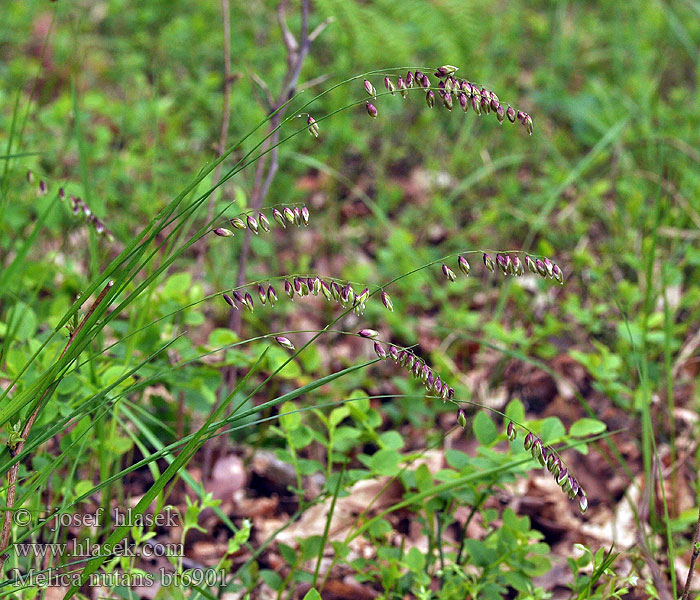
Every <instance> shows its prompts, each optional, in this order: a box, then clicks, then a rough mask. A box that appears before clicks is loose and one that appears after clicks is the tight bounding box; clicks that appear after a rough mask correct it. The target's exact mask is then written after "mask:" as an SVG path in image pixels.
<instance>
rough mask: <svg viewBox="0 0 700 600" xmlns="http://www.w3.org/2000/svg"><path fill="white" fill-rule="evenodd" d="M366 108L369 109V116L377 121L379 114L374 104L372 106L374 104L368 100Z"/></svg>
mask: <svg viewBox="0 0 700 600" xmlns="http://www.w3.org/2000/svg"><path fill="white" fill-rule="evenodd" d="M366 108H367V114H368V115H369V116H370V117H372V118H373V119H376V118H377V114H378V113H377V107H376V106H374V104H372V103H371V102H370V101H369V100H368V101H367V104H366Z"/></svg>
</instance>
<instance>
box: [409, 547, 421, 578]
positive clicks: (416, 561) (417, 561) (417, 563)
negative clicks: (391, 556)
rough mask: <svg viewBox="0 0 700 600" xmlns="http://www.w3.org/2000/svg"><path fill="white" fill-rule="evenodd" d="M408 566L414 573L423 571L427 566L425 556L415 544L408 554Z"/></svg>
mask: <svg viewBox="0 0 700 600" xmlns="http://www.w3.org/2000/svg"><path fill="white" fill-rule="evenodd" d="M406 566H407V567H408V568H409V569H411V571H413V572H414V573H422V572H423V569H424V568H425V556H424V554H423V553H422V552H421V551H420V550H418V548H416V547H415V546H414V547H413V548H411V549H410V550H409V551H408V553H407V554H406Z"/></svg>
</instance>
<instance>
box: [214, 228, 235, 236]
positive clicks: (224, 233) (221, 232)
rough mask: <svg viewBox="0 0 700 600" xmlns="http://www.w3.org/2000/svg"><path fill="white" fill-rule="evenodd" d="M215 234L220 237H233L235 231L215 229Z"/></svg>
mask: <svg viewBox="0 0 700 600" xmlns="http://www.w3.org/2000/svg"><path fill="white" fill-rule="evenodd" d="M214 233H215V234H216V235H218V236H219V237H233V231H231V230H230V229H226V228H224V227H217V228H216V229H214Z"/></svg>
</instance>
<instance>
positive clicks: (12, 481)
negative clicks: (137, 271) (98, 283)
mask: <svg viewBox="0 0 700 600" xmlns="http://www.w3.org/2000/svg"><path fill="white" fill-rule="evenodd" d="M113 285H114V281H110V282H109V283H107V285H106V286H105V287H104V289H103V290H102V291H101V292H100V295H99V296H98V297H97V299H96V300H95V301H94V302H93V303H92V306H90V308H89V310H88V311H87V313H85V316H84V317H83V318H82V320H81V321H80V324H79V325H78V327H76V328H75V330H74V331H73V332H72V333H71V334H70V338H68V342H67V343H66V345H65V347H64V348H63V351H62V352H61V355H60V356H59V357H58V360H61V359H62V358H63V357H64V356H65V354H66V352H67V351H68V348H70V346H71V344H72V343H73V340H75V338H76V336H77V335H78V333H80V331H81V330H82V329H83V327H84V326H85V323H86V322H87V320H88V319H89V318H90V317H91V316H92V313H94V312H95V309H96V308H97V307H98V306H99V305H100V304H101V303H102V301H103V300H104V298H105V296H106V295H107V292H109V290H110V289H112V286H113ZM49 390H51V386H49V387H48V388H47V389H46V391H44V393H43V394H42V396H41V398H40V399H39V402H38V404H37V406H36V408H35V409H34V412H33V413H32V414H31V416H30V417H29V419H28V420H27V422H26V423H25V424H24V428H23V429H22V436H21V439H20V441H19V443H18V444H17V445H16V446H15V447H14V448H10V455H11V456H12V457H15V456H17V455H18V454H21V453H22V450H24V445H25V444H26V441H27V438H28V437H29V433H30V432H31V429H32V426H33V425H34V422H35V421H36V419H37V417H38V416H39V412H40V411H41V407H42V406H43V403H44V399H45V398H46V395H47V394H48V393H49ZM18 471H19V461H17V462H16V463H15V464H14V465H12V467H10V470H9V471H8V472H7V502H6V507H7V508H6V510H5V517H4V520H3V524H2V538H1V539H0V548H2V550H1V551H2V555H0V570H2V567H3V565H4V564H5V561H6V560H7V559H8V554H7V552H6V551H7V547H8V545H9V542H10V533H11V531H12V515H13V510H12V508H13V506H14V504H15V493H16V491H17V473H18Z"/></svg>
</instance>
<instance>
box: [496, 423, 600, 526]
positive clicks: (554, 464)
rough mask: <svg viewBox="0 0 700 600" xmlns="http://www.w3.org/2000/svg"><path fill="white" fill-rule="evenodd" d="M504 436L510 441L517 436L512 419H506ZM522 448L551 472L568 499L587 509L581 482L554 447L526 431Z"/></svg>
mask: <svg viewBox="0 0 700 600" xmlns="http://www.w3.org/2000/svg"><path fill="white" fill-rule="evenodd" d="M506 437H507V438H508V440H510V441H511V442H512V441H514V440H515V439H516V437H517V432H516V428H515V424H514V423H513V421H508V425H507V427H506ZM523 448H525V450H529V451H530V453H531V454H532V457H533V458H534V459H535V460H537V461H538V462H539V464H540V465H541V466H543V467H544V468H545V469H547V471H549V472H550V473H551V474H552V477H554V480H555V481H556V483H557V485H558V486H559V487H560V488H561V489H562V491H563V492H564V493H565V494H567V496H568V497H569V500H575V499H576V498H578V499H579V508H580V510H581V512H582V513H584V512H586V510H587V509H588V497H587V496H586V492H585V491H584V489H583V487H581V484H580V483H579V482H578V481H577V480H576V478H575V477H574V476H573V475H572V474H571V472H570V471H569V469H568V468H567V467H566V466H565V465H564V463H563V461H562V460H561V458H560V457H559V456H558V455H557V453H556V452H555V450H554V448H551V447H549V446H545V445H544V442H543V441H542V440H541V439H540V438H539V437H537V436H536V435H534V434H533V433H532V432H531V431H528V432H527V434H526V435H525V439H524V441H523Z"/></svg>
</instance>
